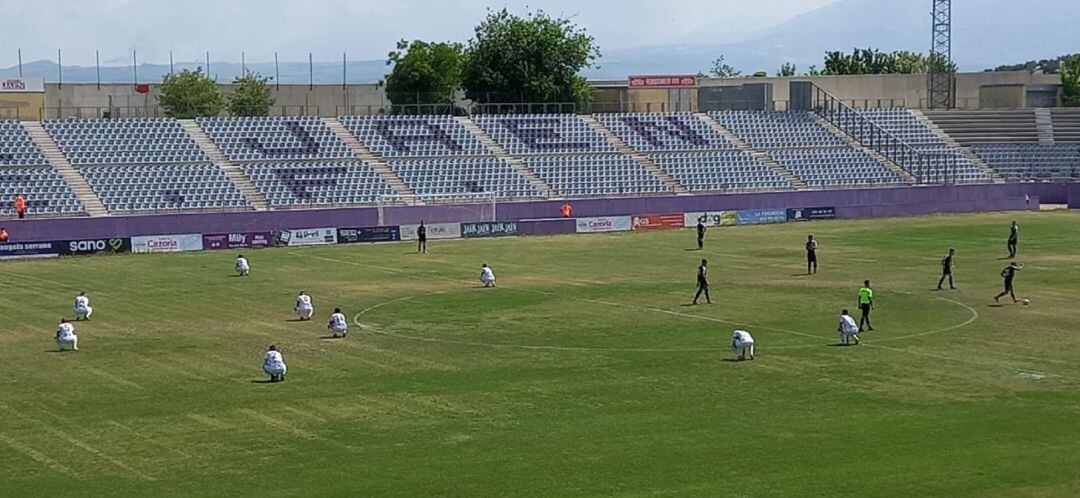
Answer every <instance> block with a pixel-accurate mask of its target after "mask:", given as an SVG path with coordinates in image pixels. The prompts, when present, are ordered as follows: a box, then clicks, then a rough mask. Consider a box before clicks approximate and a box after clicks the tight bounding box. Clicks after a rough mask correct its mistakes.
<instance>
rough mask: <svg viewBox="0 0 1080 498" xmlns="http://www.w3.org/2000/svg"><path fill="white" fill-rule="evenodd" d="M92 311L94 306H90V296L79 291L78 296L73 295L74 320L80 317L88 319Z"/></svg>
mask: <svg viewBox="0 0 1080 498" xmlns="http://www.w3.org/2000/svg"><path fill="white" fill-rule="evenodd" d="M93 313H94V308H91V307H90V298H88V297H86V293H85V292H80V293H79V295H78V296H75V321H79V320H82V319H84V318H85V319H87V320H89V319H90V315H92V314H93Z"/></svg>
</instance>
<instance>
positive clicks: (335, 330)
mask: <svg viewBox="0 0 1080 498" xmlns="http://www.w3.org/2000/svg"><path fill="white" fill-rule="evenodd" d="M348 331H349V328H348V327H345V328H336V327H335V328H332V329H330V332H332V333H333V334H334V335H338V334H344V333H346V332H348Z"/></svg>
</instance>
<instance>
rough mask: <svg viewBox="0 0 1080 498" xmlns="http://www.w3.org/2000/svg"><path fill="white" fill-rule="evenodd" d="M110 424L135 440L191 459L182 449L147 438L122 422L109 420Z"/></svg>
mask: <svg viewBox="0 0 1080 498" xmlns="http://www.w3.org/2000/svg"><path fill="white" fill-rule="evenodd" d="M108 422H109V425H111V426H113V427H116V428H118V429H121V430H123V431H124V432H126V433H128V434H131V435H132V436H135V438H136V439H139V440H140V441H145V442H147V443H150V444H151V445H153V446H156V447H158V448H162V449H164V450H165V451H168V452H170V453H176V454H177V455H180V456H181V457H183V458H184V459H189V458H191V455H190V454H188V453H185V452H183V451H180V449H179V448H177V447H176V446H171V445H168V444H165V443H162V442H159V441H158V440H156V439H154V438H152V437H150V436H147V435H146V434H143V433H141V432H139V431H137V430H135V429H132V428H131V427H128V426H126V425H124V424H121V423H120V422H117V421H115V420H109V421H108Z"/></svg>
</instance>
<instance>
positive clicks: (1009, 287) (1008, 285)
mask: <svg viewBox="0 0 1080 498" xmlns="http://www.w3.org/2000/svg"><path fill="white" fill-rule="evenodd" d="M1012 282H1013V281H1012V279H1011V278H1007V279H1005V292H1012V290H1013V286H1012Z"/></svg>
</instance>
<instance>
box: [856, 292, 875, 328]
mask: <svg viewBox="0 0 1080 498" xmlns="http://www.w3.org/2000/svg"><path fill="white" fill-rule="evenodd" d="M872 309H874V289H871V288H870V281H869V280H864V281H863V287H862V288H861V289H859V311H861V312H862V316H861V317H860V318H859V332H863V325H864V324H865V326H866V328H867V329H869V330H874V326H873V325H870V310H872Z"/></svg>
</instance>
